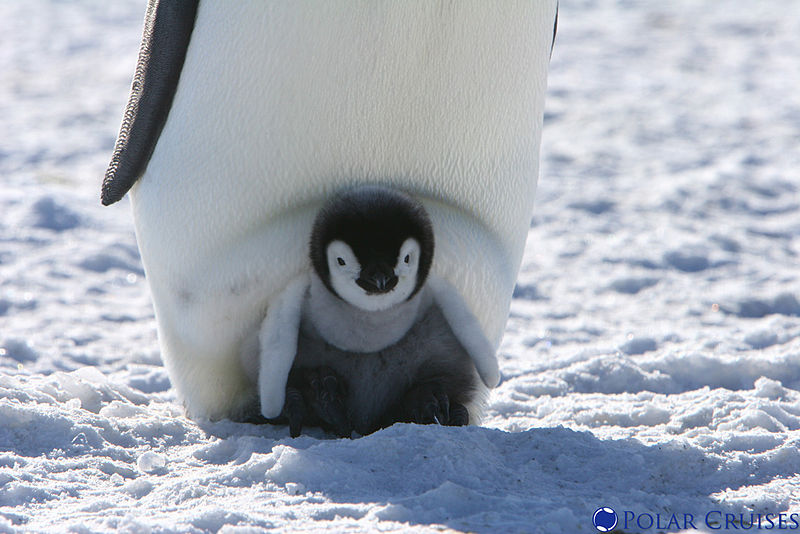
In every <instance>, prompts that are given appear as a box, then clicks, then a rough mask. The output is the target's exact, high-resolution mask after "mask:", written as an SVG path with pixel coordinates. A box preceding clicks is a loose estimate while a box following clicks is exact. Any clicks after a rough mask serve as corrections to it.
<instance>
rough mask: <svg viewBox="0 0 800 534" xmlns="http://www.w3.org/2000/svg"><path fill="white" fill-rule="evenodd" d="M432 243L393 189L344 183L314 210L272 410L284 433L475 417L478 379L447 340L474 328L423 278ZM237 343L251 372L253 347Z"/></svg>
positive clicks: (426, 224) (363, 430) (408, 201)
mask: <svg viewBox="0 0 800 534" xmlns="http://www.w3.org/2000/svg"><path fill="white" fill-rule="evenodd" d="M434 248H435V247H434V233H433V228H432V225H431V222H430V219H429V218H428V215H427V212H426V211H425V208H424V207H423V206H422V205H421V204H419V203H418V202H416V200H415V199H413V198H412V197H411V196H410V195H406V194H405V193H402V192H400V191H396V190H394V189H390V188H386V187H380V186H362V187H356V188H352V189H349V190H346V191H344V192H342V193H340V194H338V195H336V196H335V197H334V199H332V200H331V201H330V202H328V203H327V204H326V205H325V206H324V207H323V208H322V210H321V211H320V213H319V214H318V215H317V218H316V220H315V222H314V225H313V229H312V232H311V239H310V246H309V250H310V253H309V255H310V261H311V265H312V272H311V278H310V285H309V288H308V290H307V292H306V295H305V297H304V301H303V306H302V312H301V319H300V329H299V332H298V340H297V354H296V356H295V358H294V362H293V367H292V370H291V371H290V373H289V377H288V382H287V387H286V400H285V401H284V407H283V411H282V414H283V416H284V418H283V419H285V420H287V421H288V423H289V427H290V431H291V434H292V435H293V436H297V435H299V433H300V430H301V429H302V426H303V424H306V423H308V424H318V425H319V426H323V427H327V428H329V429H331V430H333V431H334V432H336V433H337V434H339V435H341V436H349V435H350V434H351V431H352V430H355V431H356V432H357V433H359V434H362V435H363V434H367V433H370V432H373V431H375V430H377V429H379V428H381V427H385V426H388V425H391V424H393V423H395V422H413V423H421V424H427V423H439V424H443V425H451V426H460V425H465V424H467V423H468V422H469V420H470V411H472V413H473V416H472V419H473V420H474V419H477V415H478V413H479V411H480V400H481V399H482V396H483V395H484V393H485V386H483V384H482V383H481V380H480V377H479V373H478V371H477V368H476V365H475V363H474V362H473V360H472V356H471V355H470V354H469V352H468V351H467V350H466V349H465V348H464V346H463V345H462V344H461V342H460V341H459V335H460V336H461V337H462V338H463V337H465V336H468V335H469V334H468V332H466V331H465V328H466V329H468V328H475V327H477V325H476V324H475V323H474V322H472V323H469V324H460V323H457V322H456V323H454V324H452V325H451V324H450V323H449V322H448V319H450V320H453V319H455V320H458V319H459V315H458V310H449V309H447V306H448V305H451V304H452V300H447V299H441V298H439V297H440V296H441V291H442V285H441V282H439V283H436V282H433V283H430V284H429V283H427V282H428V274H429V271H430V268H431V264H432V262H433V257H434ZM442 307H444V309H443V308H442ZM279 328H283V326H280V327H279ZM484 348H485V347H484ZM247 350H249V354H248V353H245V354H243V357H244V358H245V365H246V366H248V367H250V368H251V373H250V374H251V375H253V376H256V375H257V374H258V363H257V361H256V358H255V357H254V356H255V353H256V352H257V349H256V348H255V347H252V346H251V347H249V348H248V349H247ZM485 355H486V354H484V356H485ZM476 356H480V353H478V354H476ZM480 363H481V362H478V365H480Z"/></svg>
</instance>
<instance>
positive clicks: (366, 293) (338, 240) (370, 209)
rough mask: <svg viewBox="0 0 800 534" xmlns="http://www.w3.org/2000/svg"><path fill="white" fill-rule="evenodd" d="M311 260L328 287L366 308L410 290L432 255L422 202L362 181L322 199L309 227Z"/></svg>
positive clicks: (390, 302) (387, 303) (391, 302)
mask: <svg viewBox="0 0 800 534" xmlns="http://www.w3.org/2000/svg"><path fill="white" fill-rule="evenodd" d="M310 255H311V264H312V266H313V268H314V270H315V271H316V273H317V275H318V276H319V278H320V279H321V280H322V282H323V283H324V284H325V286H326V287H327V288H328V290H329V291H331V292H332V293H333V294H335V295H337V296H338V297H339V298H341V299H343V300H344V301H346V302H348V303H350V304H352V305H353V306H356V307H357V308H360V309H362V310H366V311H379V310H386V309H389V308H391V307H392V306H395V305H397V304H399V303H401V302H403V301H406V300H408V299H410V298H411V297H412V296H414V295H415V294H416V293H417V292H418V291H419V290H420V288H421V287H422V285H423V284H424V283H425V279H426V278H427V276H428V272H429V271H430V267H431V261H432V260H433V229H432V226H431V222H430V219H429V218H428V214H427V212H426V211H425V208H423V207H422V205H421V204H420V203H419V202H417V201H416V200H414V199H413V198H411V197H410V196H408V195H407V194H405V193H402V192H400V191H397V190H394V189H389V188H385V187H379V186H362V187H357V188H355V189H350V190H347V191H344V192H343V193H340V194H339V195H337V196H336V197H335V198H334V199H332V200H331V201H330V202H328V204H326V205H325V206H324V207H323V208H322V209H321V210H320V212H319V214H318V215H317V218H316V220H315V221H314V226H313V229H312V231H311V252H310Z"/></svg>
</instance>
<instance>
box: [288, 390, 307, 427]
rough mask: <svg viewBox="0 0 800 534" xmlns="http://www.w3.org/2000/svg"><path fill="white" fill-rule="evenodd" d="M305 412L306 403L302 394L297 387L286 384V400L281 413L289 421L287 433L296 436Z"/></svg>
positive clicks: (301, 425)
mask: <svg viewBox="0 0 800 534" xmlns="http://www.w3.org/2000/svg"><path fill="white" fill-rule="evenodd" d="M305 414H306V404H305V401H303V394H302V393H301V392H300V390H299V389H297V388H294V387H291V386H287V387H286V401H285V402H284V405H283V415H284V416H285V417H286V419H287V420H288V421H289V435H290V436H291V437H293V438H296V437H297V436H299V435H300V432H302V430H303V419H304V416H305Z"/></svg>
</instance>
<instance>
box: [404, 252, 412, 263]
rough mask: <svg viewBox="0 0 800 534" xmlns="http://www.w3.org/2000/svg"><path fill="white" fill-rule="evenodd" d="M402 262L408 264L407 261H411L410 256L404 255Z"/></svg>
mask: <svg viewBox="0 0 800 534" xmlns="http://www.w3.org/2000/svg"><path fill="white" fill-rule="evenodd" d="M403 261H404V262H406V263H408V262H409V261H411V256H409V255H408V254H406V257H405V258H403Z"/></svg>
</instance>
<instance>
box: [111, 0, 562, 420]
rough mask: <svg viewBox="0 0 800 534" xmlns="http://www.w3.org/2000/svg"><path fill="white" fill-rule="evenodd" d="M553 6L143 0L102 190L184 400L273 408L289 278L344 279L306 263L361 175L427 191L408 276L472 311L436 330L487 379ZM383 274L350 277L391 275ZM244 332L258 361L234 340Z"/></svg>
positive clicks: (298, 315) (208, 413)
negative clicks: (424, 258) (129, 216)
mask: <svg viewBox="0 0 800 534" xmlns="http://www.w3.org/2000/svg"><path fill="white" fill-rule="evenodd" d="M556 7H557V6H556V0H520V1H512V2H510V3H504V4H503V5H502V6H501V5H497V4H495V3H491V2H484V1H483V0H467V1H464V2H452V1H449V0H434V1H427V0H410V1H406V2H392V3H371V2H352V1H350V0H332V1H330V2H322V3H305V2H270V1H263V0H242V1H238V2H215V1H209V0H196V1H184V2H161V1H159V0H150V1H149V3H148V7H147V13H146V17H145V31H144V38H143V42H142V46H141V49H140V54H139V63H138V66H137V68H136V74H135V76H134V81H133V87H132V91H131V97H130V100H129V103H128V107H127V108H126V110H125V115H124V119H123V122H122V128H121V131H120V134H119V136H118V139H117V144H116V146H115V149H114V154H113V156H112V160H111V164H110V165H109V169H108V171H107V173H106V178H105V180H104V183H103V203H104V204H111V203H113V202H116V201H118V200H120V199H121V198H122V197H123V196H125V195H126V194H127V193H128V192H130V200H131V206H132V209H133V218H134V224H135V229H136V237H137V242H138V245H139V250H140V252H141V258H142V263H143V265H144V269H145V273H146V278H147V281H148V284H149V286H150V292H151V296H152V299H153V303H154V308H155V315H156V321H157V326H158V337H159V343H160V346H161V355H162V358H163V360H164V363H165V366H166V367H167V370H168V372H169V376H170V378H171V380H172V383H173V385H174V386H175V388H176V389H177V392H178V394H179V397H180V398H181V399H182V401H183V403H184V405H185V407H186V410H187V414H188V415H189V416H190V417H194V418H205V419H219V418H226V417H227V418H234V419H235V418H242V417H244V415H245V414H247V413H248V410H250V407H251V406H253V404H254V403H255V404H257V405H259V406H260V410H261V415H263V416H264V417H267V418H269V417H276V416H278V415H279V414H280V413H281V411H282V410H283V406H284V400H285V396H286V384H287V381H289V380H290V374H291V371H292V368H293V366H294V359H295V356H296V355H297V354H298V346H297V345H298V343H302V340H301V336H298V332H300V331H301V327H302V323H303V319H304V318H305V317H310V316H308V315H306V314H304V313H303V311H302V310H303V306H304V304H303V303H304V301H305V300H304V295H306V293H307V292H308V291H310V289H311V287H312V285H313V284H320V283H321V284H322V286H324V288H325V289H326V290H327V291H328V292H331V288H332V289H333V293H336V294H338V295H340V296H345V295H347V293H346V290H345V289H342V288H341V287H340V288H339V289H337V285H336V284H338V283H339V282H341V281H342V280H343V279H340V278H338V280H339V282H336V281H335V280H336V279H335V278H334V277H331V278H330V280H329V281H328V282H329V284H330V287H328V286H327V285H325V282H324V280H323V277H320V276H319V274H318V273H317V270H316V269H315V268H314V267H313V266H312V261H311V260H310V257H309V254H308V239H309V236H310V235H311V232H312V229H313V225H314V221H315V219H316V218H317V214H318V213H319V211H320V209H322V207H323V206H324V205H325V202H326V199H328V198H330V197H331V196H333V195H335V194H336V192H338V191H342V190H346V189H348V188H355V187H358V186H362V185H364V184H379V185H381V186H384V187H388V188H390V189H393V190H397V191H405V192H406V193H408V194H410V195H412V196H413V198H414V199H416V202H418V203H419V204H421V205H422V206H423V207H424V208H425V211H426V213H427V215H428V217H429V219H430V224H431V226H432V228H433V232H434V234H435V235H436V261H435V262H434V263H432V265H431V267H430V272H429V275H428V277H427V281H426V282H425V284H424V285H425V286H431V288H432V287H433V286H436V284H437V283H439V282H441V284H440V285H441V288H444V289H441V291H439V292H438V293H437V295H438V296H437V299H438V300H437V302H446V304H445V305H439V306H435V307H431V309H434V310H441V313H442V315H443V316H444V315H447V314H448V313H449V314H452V315H454V316H453V317H444V318H443V320H444V321H445V322H446V323H447V324H471V325H472V328H467V329H464V330H463V332H462V333H461V334H458V333H457V332H454V334H456V338H457V340H458V342H459V344H460V345H461V346H462V348H463V349H464V350H465V351H466V353H467V354H468V355H469V359H470V361H471V362H472V365H474V367H475V372H477V375H478V376H479V379H480V383H481V384H482V387H485V388H491V387H494V386H496V385H497V383H498V381H499V378H500V375H499V371H498V366H497V359H496V356H495V352H496V350H497V348H498V346H499V344H500V341H501V338H502V333H503V330H504V327H505V323H506V320H507V317H508V310H509V305H510V301H511V294H512V291H513V288H514V283H515V280H516V276H517V272H518V270H519V266H520V262H521V257H522V251H523V247H524V244H525V238H526V236H527V231H528V228H529V225H530V217H531V214H532V207H533V197H534V193H535V190H536V180H537V175H538V160H539V144H540V139H541V130H542V114H543V107H544V95H545V89H546V79H547V65H548V62H549V56H550V50H551V46H552V41H553V36H554V24H555V20H556ZM345 242H346V240H345ZM351 245H352V246H355V245H353V244H351ZM422 245H423V244H422V243H420V246H422ZM352 246H351V249H352ZM352 250H353V253H354V255H355V256H354V257H355V258H356V259H358V254H357V253H356V252H355V250H354V249H352ZM345 252H346V250H345ZM326 254H327V252H326ZM343 254H344V253H343ZM326 257H327V256H326ZM337 257H338V256H337ZM342 260H343V261H345V263H346V265H345V266H346V267H349V265H347V259H346V258H345V257H344V256H342ZM395 260H396V258H395ZM387 261H388V260H387ZM337 264H338V261H337ZM395 266H396V262H395ZM376 269H378V268H377V267H376ZM418 269H419V266H418ZM378 272H380V269H378ZM383 275H385V276H388V278H384V279H381V278H380V276H379V275H377V274H376V275H375V276H377V278H375V277H372V278H370V277H371V276H372V275H371V274H368V273H365V274H364V276H363V277H362V278H363V280H362V282H363V284H364V285H366V286H368V287H371V286H369V284H374V285H375V286H376V287H378V288H379V289H378V291H380V287H381V285H382V287H383V288H384V289H385V288H386V287H388V286H389V285H391V284H396V285H395V288H394V289H393V290H392V291H395V292H399V291H400V289H401V288H403V287H405V288H406V289H407V287H408V286H407V285H401V281H400V276H399V275H397V277H398V280H397V282H395V281H394V279H393V278H392V276H391V275H387V273H386V272H383ZM417 275H419V271H418V272H417ZM315 277H318V278H320V280H319V281H318V282H314V279H315ZM418 279H419V276H418ZM435 280H436V281H438V282H435ZM357 285H358V284H357ZM359 287H360V288H361V289H364V286H363V285H360V286H359ZM415 287H416V285H415ZM350 289H351V290H352V287H350ZM364 290H365V291H366V289H364ZM340 291H341V293H340ZM424 293H426V291H424V288H423V289H419V290H418V291H417V293H416V294H419V295H420V299H422V298H423V297H424ZM398 294H399V293H398ZM416 294H414V295H416ZM378 296H379V295H377V294H373V295H369V296H368V297H365V298H368V299H370V300H366V301H363V302H364V303H365V302H372V299H373V298H374V297H378ZM384 297H385V298H384V301H385V302H388V301H392V299H393V298H394V297H392V296H390V295H389V294H387V295H384ZM347 298H351V301H352V302H361V301H360V300H358V299H359V298H360V297H356V296H353V295H351V296H348V297H347ZM414 298H416V297H415V296H413V295H412V300H413V299H414ZM353 299H354V300H353ZM378 301H381V298H378V300H377V301H376V302H378ZM404 302H406V301H404ZM409 302H410V301H409ZM365 305H368V304H365ZM396 306H402V303H401V304H397V305H396ZM420 306H421V305H420ZM389 309H392V308H389ZM378 311H380V310H378ZM373 313H374V312H373ZM455 316H458V317H455ZM413 324H418V323H413ZM277 325H280V326H281V328H277V327H276V326H277ZM412 328H413V326H412ZM398 330H402V328H399V327H398ZM407 333H408V332H407ZM254 336H255V337H257V338H258V346H259V350H258V356H257V360H258V376H257V380H253V377H252V374H251V373H252V371H251V369H249V368H248V365H247V364H246V363H245V361H244V360H243V359H242V357H241V354H242V352H243V348H244V347H245V345H246V344H247V340H248V339H251V338H252V337H254ZM325 336H327V334H323V337H325ZM402 339H404V338H401V340H402ZM368 341H370V340H368V339H367V340H365V341H364V342H365V343H367V342H368ZM365 347H366V345H365ZM301 348H302V347H301ZM362 348H363V347H362ZM338 350H345V352H356V351H352V350H350V348H348V347H345V349H338ZM347 372H350V371H341V372H340V373H344V374H346V373H347ZM295 374H296V373H295ZM341 378H342V382H343V383H350V384H352V383H354V382H356V381H357V380H356V379H357V377H353V376H342V377H341ZM351 387H352V386H351ZM468 404H469V403H468ZM473 404H474V402H473ZM470 415H472V414H471V413H470ZM474 422H477V420H475V419H473V418H472V417H470V423H474Z"/></svg>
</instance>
